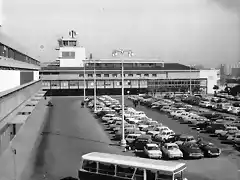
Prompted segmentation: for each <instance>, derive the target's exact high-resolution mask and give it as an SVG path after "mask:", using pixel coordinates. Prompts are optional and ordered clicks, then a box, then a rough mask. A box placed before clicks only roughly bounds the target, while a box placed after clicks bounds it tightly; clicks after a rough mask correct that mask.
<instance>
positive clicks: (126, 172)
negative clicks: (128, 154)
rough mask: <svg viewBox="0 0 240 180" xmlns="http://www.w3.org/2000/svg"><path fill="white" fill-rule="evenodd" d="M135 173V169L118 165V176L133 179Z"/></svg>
mask: <svg viewBox="0 0 240 180" xmlns="http://www.w3.org/2000/svg"><path fill="white" fill-rule="evenodd" d="M133 173H134V168H132V167H127V166H121V165H117V173H116V175H117V176H119V177H127V178H132V176H133Z"/></svg>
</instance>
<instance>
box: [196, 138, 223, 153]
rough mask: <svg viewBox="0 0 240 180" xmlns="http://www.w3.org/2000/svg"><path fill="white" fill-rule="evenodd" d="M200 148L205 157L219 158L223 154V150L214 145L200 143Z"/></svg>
mask: <svg viewBox="0 0 240 180" xmlns="http://www.w3.org/2000/svg"><path fill="white" fill-rule="evenodd" d="M198 146H199V148H200V149H201V150H202V152H203V154H204V156H205V157H217V156H219V155H220V154H221V149H219V148H218V147H217V146H215V145H214V144H213V143H210V142H204V141H200V142H198Z"/></svg>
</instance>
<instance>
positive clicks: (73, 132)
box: [31, 97, 124, 180]
mask: <svg viewBox="0 0 240 180" xmlns="http://www.w3.org/2000/svg"><path fill="white" fill-rule="evenodd" d="M81 101H82V99H81V98H79V97H53V104H54V106H53V107H52V110H51V112H50V116H49V119H48V123H47V124H46V127H45V128H44V131H43V139H42V142H41V144H40V147H39V148H38V153H37V156H36V160H35V167H34V173H33V175H32V177H31V180H40V179H43V177H44V174H46V178H47V179H49V180H59V179H61V178H63V177H67V176H73V177H76V176H77V170H78V169H79V167H80V164H81V156H82V155H83V154H86V153H89V152H94V151H97V152H108V153H115V154H124V153H123V152H122V150H121V149H120V148H119V147H117V146H116V145H115V144H112V142H111V140H110V139H109V137H108V135H107V134H106V133H105V131H104V130H103V128H102V126H101V125H100V124H99V123H98V121H97V120H96V119H95V118H94V117H93V115H92V114H91V113H90V112H89V109H88V108H81Z"/></svg>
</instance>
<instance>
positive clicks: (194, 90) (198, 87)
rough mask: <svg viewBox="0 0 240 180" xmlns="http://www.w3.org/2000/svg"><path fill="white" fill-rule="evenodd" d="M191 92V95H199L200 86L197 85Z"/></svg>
mask: <svg viewBox="0 0 240 180" xmlns="http://www.w3.org/2000/svg"><path fill="white" fill-rule="evenodd" d="M192 92H193V93H199V92H200V86H199V85H197V86H194V87H193V89H192Z"/></svg>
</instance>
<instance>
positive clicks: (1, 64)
mask: <svg viewBox="0 0 240 180" xmlns="http://www.w3.org/2000/svg"><path fill="white" fill-rule="evenodd" d="M0 9H1V8H0ZM0 18H1V13H0ZM1 28H3V27H1ZM1 28H0V97H1V98H0V99H1V100H0V105H1V107H0V109H1V110H0V155H1V153H2V152H4V150H5V149H6V148H7V147H8V145H9V143H10V141H11V140H12V139H13V137H14V136H15V135H16V133H17V132H18V130H19V129H20V127H21V126H22V124H23V122H14V123H13V122H7V123H6V122H5V121H4V118H6V116H7V115H8V113H9V112H12V111H13V110H14V109H15V108H17V107H18V106H19V104H20V103H21V102H22V101H23V100H24V97H25V94H24V95H19V94H20V92H24V90H23V91H21V90H20V87H21V88H23V87H24V86H25V85H26V86H30V85H31V84H35V83H37V81H38V80H39V70H40V62H39V61H38V60H36V58H34V57H33V56H31V55H30V53H27V51H26V49H25V48H24V47H22V46H21V45H19V44H18V43H16V42H15V41H14V40H13V39H11V38H9V37H8V36H7V35H6V34H3V33H2V32H1ZM33 86H34V85H33ZM14 90H15V92H14V93H13V91H14ZM16 90H17V92H16ZM18 92H19V94H18ZM25 93H27V94H28V92H26V91H25ZM29 96H30V94H29ZM10 114H11V113H10Z"/></svg>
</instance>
